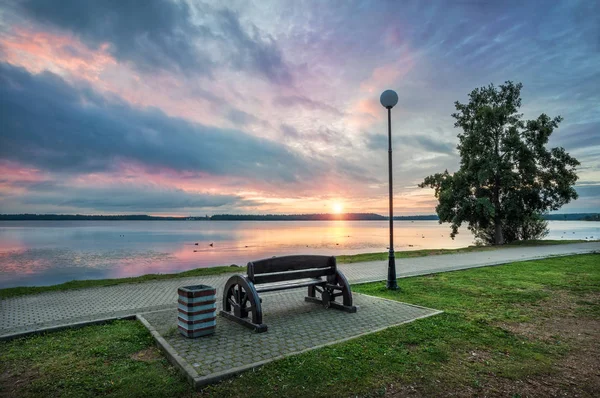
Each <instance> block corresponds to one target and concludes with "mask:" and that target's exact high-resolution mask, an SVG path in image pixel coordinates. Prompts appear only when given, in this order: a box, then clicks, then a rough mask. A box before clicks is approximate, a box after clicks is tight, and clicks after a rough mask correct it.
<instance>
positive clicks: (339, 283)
mask: <svg viewBox="0 0 600 398" xmlns="http://www.w3.org/2000/svg"><path fill="white" fill-rule="evenodd" d="M317 293H319V294H320V295H321V297H320V298H319V297H317ZM337 297H342V303H339V302H337V301H336V298H337ZM305 300H306V301H308V302H311V303H321V304H323V306H324V307H325V308H329V307H332V308H335V309H338V310H343V311H347V312H356V307H355V306H354V305H352V291H351V290H350V284H349V283H348V280H346V277H345V276H344V274H342V272H341V271H340V270H339V269H338V270H336V273H335V274H334V275H330V276H328V277H327V283H326V284H325V285H323V286H309V288H308V296H307V297H306V298H305Z"/></svg>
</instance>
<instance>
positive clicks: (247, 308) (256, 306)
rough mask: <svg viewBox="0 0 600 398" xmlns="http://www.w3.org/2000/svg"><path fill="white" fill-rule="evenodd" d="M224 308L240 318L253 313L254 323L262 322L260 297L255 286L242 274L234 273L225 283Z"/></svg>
mask: <svg viewBox="0 0 600 398" xmlns="http://www.w3.org/2000/svg"><path fill="white" fill-rule="evenodd" d="M223 291H224V293H225V294H224V295H223V310H224V311H226V312H229V313H231V312H232V311H233V315H235V316H236V317H238V318H247V317H248V315H249V313H252V323H255V324H261V323H262V308H261V305H260V298H259V297H258V294H257V293H256V289H255V288H254V286H253V285H252V284H251V283H250V282H248V280H247V279H246V278H245V277H244V276H242V275H234V276H232V277H231V278H229V280H228V281H227V283H226V284H225V289H224V290H223Z"/></svg>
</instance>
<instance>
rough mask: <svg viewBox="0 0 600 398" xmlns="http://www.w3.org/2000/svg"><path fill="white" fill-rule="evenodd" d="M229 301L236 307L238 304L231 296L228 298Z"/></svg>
mask: <svg viewBox="0 0 600 398" xmlns="http://www.w3.org/2000/svg"><path fill="white" fill-rule="evenodd" d="M227 301H229V304H231V305H232V306H234V307H237V306H238V303H236V302H235V301H234V300H232V299H231V298H228V299H227Z"/></svg>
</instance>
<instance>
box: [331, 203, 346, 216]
mask: <svg viewBox="0 0 600 398" xmlns="http://www.w3.org/2000/svg"><path fill="white" fill-rule="evenodd" d="M343 211H344V206H343V205H342V204H341V203H339V202H336V203H334V204H333V212H334V213H335V214H342V212H343Z"/></svg>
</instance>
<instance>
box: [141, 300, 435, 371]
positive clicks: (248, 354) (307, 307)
mask: <svg viewBox="0 0 600 398" xmlns="http://www.w3.org/2000/svg"><path fill="white" fill-rule="evenodd" d="M305 293H306V292H305V291H304V289H302V290H300V289H298V290H296V291H286V292H278V293H274V294H270V295H264V296H263V311H264V322H265V323H266V324H267V325H268V326H269V330H268V332H266V333H261V334H257V333H254V332H252V331H251V330H249V329H247V328H245V327H243V326H241V325H239V324H237V323H235V322H232V321H230V320H228V319H224V318H222V317H220V316H219V317H217V328H216V332H215V334H214V335H212V336H207V337H200V338H197V339H188V338H186V337H184V336H181V335H179V334H176V335H163V337H164V339H165V340H166V341H167V343H168V344H169V345H170V346H171V348H172V349H173V350H174V351H175V352H177V354H178V355H180V356H181V357H183V358H184V360H186V361H187V362H188V363H191V362H193V363H194V368H193V369H195V372H194V373H193V374H191V376H192V377H195V378H197V379H198V380H200V383H201V382H202V378H210V377H211V375H213V374H215V373H219V372H227V371H234V370H235V369H236V368H240V367H249V366H250V367H251V366H254V365H256V364H257V363H258V362H261V361H265V360H266V361H269V360H274V359H275V358H277V357H281V356H287V355H292V354H294V353H297V352H299V351H302V350H304V349H306V348H316V347H318V346H322V345H326V344H333V343H335V342H338V341H340V340H344V339H348V338H352V337H357V336H359V335H362V334H364V333H369V332H373V331H374V330H378V329H382V328H385V327H389V326H393V325H398V324H401V323H405V322H409V321H412V320H415V319H417V318H421V317H426V316H431V315H434V314H437V313H439V311H436V310H433V309H428V308H423V307H417V306H413V305H409V304H405V303H400V302H395V301H391V300H385V299H381V298H377V297H371V296H366V295H362V294H355V295H354V301H355V305H357V306H358V307H359V309H358V311H357V312H356V313H354V314H349V313H346V312H343V311H339V310H335V309H331V308H330V309H325V308H324V307H323V306H321V305H318V304H314V303H307V302H305V301H304V296H305ZM219 309H220V305H219ZM174 312H176V310H175V309H170V310H165V311H161V312H152V313H148V314H142V315H141V316H142V317H143V318H144V319H145V320H146V321H147V322H148V323H149V324H150V325H152V327H154V328H155V329H156V330H168V329H169V328H170V327H171V326H172V325H173V324H174V322H175V321H174V320H173V316H172V314H173V313H174ZM192 358H193V359H192ZM195 364H198V365H199V366H197V367H196V366H195Z"/></svg>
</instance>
